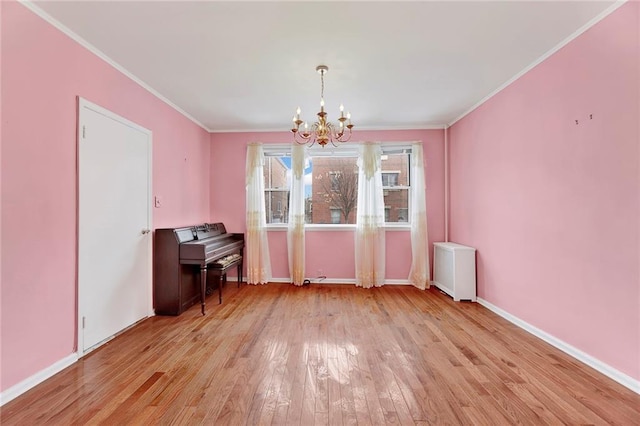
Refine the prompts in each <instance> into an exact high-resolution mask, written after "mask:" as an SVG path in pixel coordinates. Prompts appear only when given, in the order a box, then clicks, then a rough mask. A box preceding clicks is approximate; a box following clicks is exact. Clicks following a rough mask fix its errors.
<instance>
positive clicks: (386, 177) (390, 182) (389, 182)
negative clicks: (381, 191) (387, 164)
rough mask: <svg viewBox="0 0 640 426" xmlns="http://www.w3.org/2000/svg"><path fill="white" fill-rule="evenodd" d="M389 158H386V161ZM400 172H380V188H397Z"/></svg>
mask: <svg viewBox="0 0 640 426" xmlns="http://www.w3.org/2000/svg"><path fill="white" fill-rule="evenodd" d="M388 159H389V156H387V160H388ZM399 175H400V172H382V186H397V185H398V176H399Z"/></svg>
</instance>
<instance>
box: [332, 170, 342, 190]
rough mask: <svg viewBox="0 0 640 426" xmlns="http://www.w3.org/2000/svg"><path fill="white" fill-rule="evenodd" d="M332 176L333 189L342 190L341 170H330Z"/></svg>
mask: <svg viewBox="0 0 640 426" xmlns="http://www.w3.org/2000/svg"><path fill="white" fill-rule="evenodd" d="M329 177H330V178H331V190H332V191H340V172H329Z"/></svg>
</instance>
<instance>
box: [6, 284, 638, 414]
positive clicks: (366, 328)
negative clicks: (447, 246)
mask: <svg viewBox="0 0 640 426" xmlns="http://www.w3.org/2000/svg"><path fill="white" fill-rule="evenodd" d="M214 299H215V297H210V298H209V299H208V304H207V315H206V316H204V317H203V316H201V315H200V308H199V306H194V307H192V308H191V309H190V310H188V311H187V312H185V313H184V314H182V315H181V316H179V317H153V318H150V319H148V320H146V321H144V322H142V323H141V324H140V325H138V326H136V327H135V328H133V329H131V330H129V331H127V332H125V333H123V334H122V335H120V336H118V337H117V338H115V339H114V340H112V341H111V342H109V343H108V344H106V345H104V346H103V347H102V348H100V349H98V350H96V351H94V352H93V353H91V354H89V355H88V356H87V357H85V358H83V359H82V360H80V361H78V362H77V363H76V364H74V365H73V366H71V367H69V368H67V369H66V370H64V371H62V372H61V373H59V374H57V375H56V376H55V377H53V378H51V379H49V380H47V381H46V382H44V383H42V384H41V385H39V386H37V387H36V388H34V389H32V390H31V391H29V392H27V393H25V394H24V395H22V396H20V397H18V398H17V399H15V400H14V401H12V402H10V403H8V404H6V405H5V406H4V407H2V411H1V418H0V422H1V423H2V424H3V425H14V424H19V425H31V424H47V425H50V424H63V425H68V424H107V425H124V424H207V425H212V424H221V425H239V424H249V425H258V424H261V425H262V424H265V425H266V424H294V425H312V424H329V425H342V424H345V425H346V424H359V425H369V424H402V425H413V424H416V425H426V424H438V425H440V424H464V425H476V424H477V425H502V424H535V425H539V424H623V425H637V424H640V396H638V395H637V394H635V393H633V392H632V391H630V390H628V389H626V388H624V387H623V386H621V385H619V384H617V383H615V382H613V381H612V380H610V379H608V378H606V377H605V376H603V375H601V374H600V373H598V372H596V371H594V370H592V369H591V368H589V367H586V366H584V365H582V364H580V363H578V362H577V361H575V360H574V359H573V358H571V357H569V356H568V355H565V354H564V353H562V352H560V351H558V350H557V349H555V348H553V347H551V346H549V345H547V344H546V343H544V342H543V341H541V340H539V339H537V338H535V337H533V336H531V335H529V334H528V333H526V332H524V331H522V330H520V329H518V328H517V327H516V326H514V325H512V324H510V323H508V322H507V321H505V320H503V319H502V318H500V317H498V316H496V315H495V314H493V313H492V312H490V311H488V310H486V309H485V308H483V307H482V306H479V305H477V304H473V303H454V302H453V301H452V300H451V299H450V298H448V297H447V296H445V295H443V294H441V293H439V292H438V291H437V290H435V289H431V290H427V291H426V292H423V291H420V290H417V289H415V288H413V287H400V286H385V287H382V288H377V289H368V290H364V289H359V288H356V287H354V286H353V285H317V284H312V285H311V286H309V287H302V288H299V287H293V286H291V285H284V284H269V285H266V286H257V287H256V286H246V285H243V286H242V287H241V288H240V289H239V290H236V289H235V285H228V286H227V288H225V297H224V304H223V305H217V304H216V303H214V302H215V300H214Z"/></svg>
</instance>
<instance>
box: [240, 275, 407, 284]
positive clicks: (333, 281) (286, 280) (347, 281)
mask: <svg viewBox="0 0 640 426" xmlns="http://www.w3.org/2000/svg"><path fill="white" fill-rule="evenodd" d="M308 279H309V280H311V284H353V285H355V284H356V279H355V278H323V279H322V280H319V279H318V278H308ZM227 281H234V282H237V281H238V278H237V277H228V278H227ZM243 282H247V279H246V277H245V278H244V279H243ZM269 282H270V283H284V284H289V283H291V279H290V278H271V279H270V280H269ZM384 285H412V284H411V283H410V282H409V280H384Z"/></svg>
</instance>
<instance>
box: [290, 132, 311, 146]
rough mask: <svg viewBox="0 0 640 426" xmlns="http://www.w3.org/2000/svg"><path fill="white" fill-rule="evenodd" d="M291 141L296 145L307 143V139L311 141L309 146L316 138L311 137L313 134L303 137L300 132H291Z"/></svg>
mask: <svg viewBox="0 0 640 426" xmlns="http://www.w3.org/2000/svg"><path fill="white" fill-rule="evenodd" d="M293 141H294V142H295V143H297V144H298V145H306V144H308V143H309V141H311V144H310V145H309V146H313V144H314V143H315V142H316V138H315V137H313V134H310V135H309V136H307V137H306V138H305V137H304V136H303V135H302V134H300V132H295V133H294V134H293Z"/></svg>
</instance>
